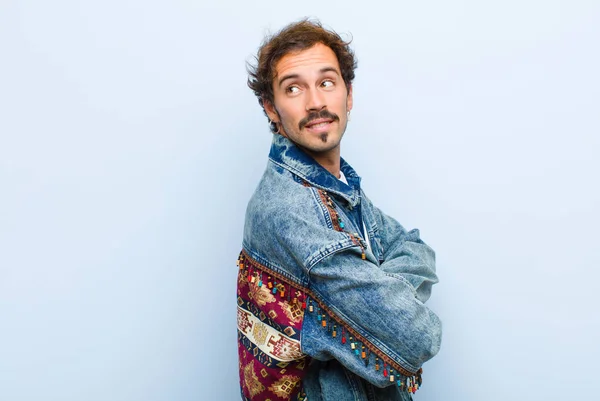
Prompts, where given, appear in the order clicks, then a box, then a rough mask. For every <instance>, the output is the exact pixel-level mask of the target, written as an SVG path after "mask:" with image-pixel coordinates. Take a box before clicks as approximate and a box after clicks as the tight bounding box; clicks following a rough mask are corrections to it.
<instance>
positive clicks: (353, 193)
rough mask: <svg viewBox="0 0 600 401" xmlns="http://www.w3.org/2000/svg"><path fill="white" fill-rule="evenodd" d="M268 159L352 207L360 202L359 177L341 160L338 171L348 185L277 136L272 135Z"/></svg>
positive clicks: (283, 138)
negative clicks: (342, 199) (342, 174)
mask: <svg viewBox="0 0 600 401" xmlns="http://www.w3.org/2000/svg"><path fill="white" fill-rule="evenodd" d="M269 159H271V161H272V162H273V163H275V164H277V165H279V166H281V167H283V168H285V169H286V170H289V171H290V172H292V173H293V174H296V175H297V176H299V177H300V178H302V179H303V180H305V181H307V182H308V183H309V184H310V185H312V186H314V187H317V188H321V189H323V190H325V191H327V192H329V193H332V194H336V195H338V196H340V197H342V198H344V199H345V200H346V201H347V202H348V203H349V204H350V205H352V206H353V207H354V206H356V205H358V203H359V202H360V177H359V176H358V175H357V174H356V172H355V171H354V169H353V168H352V167H351V166H350V165H349V164H348V163H346V161H345V160H344V159H343V158H341V160H340V169H341V170H342V172H343V173H344V175H345V176H346V180H347V181H348V185H346V184H344V183H343V182H342V181H340V180H339V179H338V178H337V177H335V176H334V175H333V174H331V173H330V172H329V171H327V169H325V168H324V167H322V166H321V165H320V164H319V163H317V162H316V161H315V160H314V159H313V158H312V157H310V156H309V155H308V154H306V153H304V152H303V151H302V150H301V149H300V148H298V147H297V146H296V145H295V144H294V143H293V142H292V141H290V140H289V139H287V138H285V137H283V136H281V135H279V134H274V135H273V142H272V144H271V151H270V152H269Z"/></svg>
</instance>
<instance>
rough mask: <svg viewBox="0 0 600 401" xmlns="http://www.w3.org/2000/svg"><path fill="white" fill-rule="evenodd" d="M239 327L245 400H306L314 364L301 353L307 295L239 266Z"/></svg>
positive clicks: (244, 263) (248, 263)
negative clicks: (304, 384)
mask: <svg viewBox="0 0 600 401" xmlns="http://www.w3.org/2000/svg"><path fill="white" fill-rule="evenodd" d="M238 264H239V267H240V270H239V273H238V289H237V295H238V298H237V303H238V311H237V323H238V352H239V364H240V366H239V370H240V383H241V385H242V398H243V399H244V400H252V401H269V400H270V401H275V400H286V401H287V400H290V401H291V400H294V401H301V400H304V399H305V395H304V392H303V390H302V378H303V376H304V374H305V372H306V369H307V367H308V360H307V358H306V357H305V355H303V354H302V352H301V350H300V330H301V326H302V319H303V318H304V308H303V306H305V305H303V298H304V297H303V294H302V293H301V292H300V291H297V290H296V291H294V288H293V287H292V286H290V285H289V284H287V283H284V282H282V281H281V279H280V280H279V281H278V280H277V278H275V277H273V276H271V275H269V274H268V273H267V272H265V271H264V270H263V269H261V268H260V265H258V263H256V262H254V261H252V260H251V259H249V258H247V257H244V255H241V256H240V259H239V261H238Z"/></svg>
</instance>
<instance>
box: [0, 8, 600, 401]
mask: <svg viewBox="0 0 600 401" xmlns="http://www.w3.org/2000/svg"><path fill="white" fill-rule="evenodd" d="M394 4H395V5H394ZM305 15H308V16H317V17H319V18H320V19H321V20H322V21H323V22H324V23H325V24H326V25H327V26H330V27H332V28H334V29H336V30H337V31H338V32H341V33H347V32H351V33H352V34H353V37H354V42H353V43H354V45H353V46H354V49H355V50H356V53H357V56H358V59H359V69H358V70H357V78H356V81H355V108H354V111H353V114H352V121H351V123H350V125H349V129H348V131H347V133H346V137H345V140H344V142H343V147H342V154H343V155H344V157H345V158H346V159H347V160H349V161H350V162H351V163H352V164H353V165H354V167H355V168H356V169H357V170H358V172H359V173H360V174H361V175H362V176H363V183H364V187H365V189H366V191H367V193H368V194H369V195H370V197H371V198H372V200H373V201H374V202H375V203H376V204H377V205H379V206H380V207H381V208H382V209H384V210H385V211H386V212H387V213H389V214H391V215H393V216H395V217H396V218H397V219H399V220H400V221H401V222H402V223H403V224H404V225H405V226H406V227H407V228H413V227H418V228H420V229H421V232H422V236H423V238H424V239H425V240H426V241H427V242H428V243H430V244H431V245H432V246H433V247H434V249H436V251H437V255H438V271H439V276H440V278H441V283H440V284H439V285H438V286H436V287H435V288H434V295H433V297H432V299H431V301H430V304H431V307H432V308H433V309H434V310H436V311H437V312H438V313H439V315H440V316H441V317H442V319H443V321H444V329H445V333H444V339H443V344H442V350H441V352H440V354H439V356H438V357H436V358H435V359H434V360H432V361H431V362H429V363H427V364H426V365H425V375H424V387H423V388H422V390H420V391H419V392H418V393H417V396H416V397H415V399H416V400H419V401H432V400H444V401H448V400H449V401H455V400H456V401H480V400H486V401H487V400H489V401H496V400H508V399H510V400H534V401H537V400H544V401H549V400H564V399H570V400H588V399H592V398H594V397H596V396H597V393H598V385H597V383H598V379H597V377H596V376H597V373H598V360H599V359H600V346H599V344H598V338H600V323H599V318H598V305H599V301H598V294H599V293H600V288H599V284H598V281H599V279H600V274H599V273H598V266H599V264H600V257H599V246H598V239H599V235H598V231H597V230H598V226H599V225H600V213H599V211H598V209H599V205H600V190H599V185H598V181H599V177H598V176H599V172H600V162H599V159H598V154H599V150H600V139H599V136H600V135H599V134H600V117H599V109H600V107H599V106H600V101H599V99H600V79H599V78H598V71H600V51H599V49H600V48H599V43H600V3H599V2H598V1H592V0H590V1H516V0H504V1H496V2H482V1H475V0H472V1H466V0H464V1H450V2H448V1H425V2H400V3H396V2H391V1H368V2H358V1H355V2H353V1H335V2H334V1H330V2H323V1H303V2H300V3H290V2H284V1H263V2H245V1H224V2H221V3H217V2H203V1H139V0H119V1H115V0H104V1H96V2H92V1H87V2H86V1H74V0H73V1H67V0H61V1H59V0H56V1H51V2H50V1H48V2H46V1H26V0H20V1H11V0H2V2H1V3H0V400H2V401H29V400H57V401H81V400H85V401H96V400H103V401H104V400H106V401H108V400H110V401H138V400H139V401H154V400H161V401H163V400H164V401H167V400H169V401H170V400H178V401H185V400H226V401H228V400H237V399H239V396H238V376H237V350H236V329H235V277H236V267H235V259H236V256H237V252H238V251H239V249H240V241H241V234H242V224H243V216H244V209H245V205H246V202H247V200H248V198H249V196H250V194H251V191H252V190H253V189H254V187H255V185H256V184H257V181H258V179H259V177H260V175H261V173H262V171H263V170H264V167H265V163H266V156H267V152H268V148H269V144H270V134H269V132H268V127H267V121H266V118H265V117H264V116H263V115H262V111H261V110H260V109H259V106H258V104H257V102H256V99H255V98H254V97H253V94H252V93H251V92H250V90H248V89H247V88H246V86H245V85H246V84H245V81H246V73H245V65H244V62H245V60H251V58H252V55H253V54H254V53H255V51H256V49H257V47H258V45H259V43H260V41H261V40H262V37H263V35H264V34H265V33H267V32H269V31H273V30H276V29H279V28H281V27H282V26H283V25H284V24H286V23H288V22H291V21H293V20H296V19H298V18H300V17H302V16H305Z"/></svg>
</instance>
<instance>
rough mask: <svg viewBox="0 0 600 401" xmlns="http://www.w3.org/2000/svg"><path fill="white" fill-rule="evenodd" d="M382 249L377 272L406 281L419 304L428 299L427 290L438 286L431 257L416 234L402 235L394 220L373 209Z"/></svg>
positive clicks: (431, 252) (402, 232) (399, 226)
mask: <svg viewBox="0 0 600 401" xmlns="http://www.w3.org/2000/svg"><path fill="white" fill-rule="evenodd" d="M374 213H375V218H376V220H377V225H378V227H379V239H380V242H381V246H382V248H383V262H382V263H381V265H380V269H382V270H383V271H384V272H386V273H388V274H391V275H394V276H396V277H398V278H399V279H401V280H406V281H407V282H408V283H410V285H411V286H412V287H413V288H414V290H415V295H416V297H417V299H418V300H420V301H421V302H426V301H427V300H428V299H429V297H430V296H431V287H432V286H433V284H435V283H437V282H438V278H437V275H436V272H435V253H434V251H433V249H431V248H430V247H429V246H428V245H427V244H425V243H424V242H423V241H422V240H421V238H420V236H419V230H417V229H414V230H411V231H406V230H405V229H404V227H402V226H401V225H400V223H398V222H397V221H396V220H395V219H394V218H392V217H390V216H388V215H386V214H385V213H383V212H382V211H381V210H379V209H377V208H374Z"/></svg>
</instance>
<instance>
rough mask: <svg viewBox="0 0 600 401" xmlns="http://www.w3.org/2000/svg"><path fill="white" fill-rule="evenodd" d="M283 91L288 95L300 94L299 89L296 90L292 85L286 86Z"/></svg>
mask: <svg viewBox="0 0 600 401" xmlns="http://www.w3.org/2000/svg"><path fill="white" fill-rule="evenodd" d="M285 91H286V92H287V93H290V94H296V93H298V92H300V88H298V87H297V86H296V85H292V86H288V87H287V88H286V89H285Z"/></svg>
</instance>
